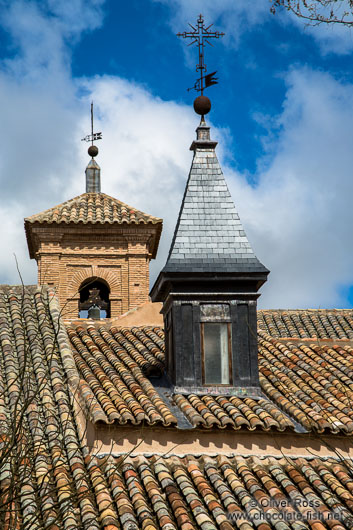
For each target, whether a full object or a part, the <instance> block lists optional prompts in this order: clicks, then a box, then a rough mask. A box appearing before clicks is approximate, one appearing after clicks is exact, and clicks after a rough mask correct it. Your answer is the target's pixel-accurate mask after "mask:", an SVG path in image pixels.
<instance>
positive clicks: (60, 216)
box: [25, 193, 162, 224]
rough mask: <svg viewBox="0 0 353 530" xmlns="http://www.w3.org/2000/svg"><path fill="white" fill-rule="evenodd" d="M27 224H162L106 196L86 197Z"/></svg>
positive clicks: (89, 195) (47, 212) (76, 199)
mask: <svg viewBox="0 0 353 530" xmlns="http://www.w3.org/2000/svg"><path fill="white" fill-rule="evenodd" d="M25 222H26V224H27V223H49V224H50V223H56V224H60V223H66V224H68V223H84V224H86V223H93V224H95V223H101V224H103V223H109V224H113V223H119V224H122V223H127V224H140V223H142V224H147V223H152V224H161V223H162V219H159V218H158V217H153V216H152V215H148V214H146V213H144V212H141V211H139V210H137V209H136V208H133V207H132V206H129V205H127V204H125V203H123V202H121V201H119V200H118V199H114V198H113V197H110V196H109V195H106V194H105V193H82V195H78V196H77V197H74V198H73V199H70V200H68V201H66V202H63V203H62V204H58V205H57V206H54V207H53V208H49V209H48V210H45V211H44V212H41V213H38V214H35V215H32V216H31V217H27V218H26V219H25Z"/></svg>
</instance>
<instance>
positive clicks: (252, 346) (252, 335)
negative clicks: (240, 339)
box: [248, 300, 259, 385]
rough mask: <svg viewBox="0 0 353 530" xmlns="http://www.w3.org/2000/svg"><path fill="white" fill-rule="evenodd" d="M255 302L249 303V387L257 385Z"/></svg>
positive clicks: (257, 362)
mask: <svg viewBox="0 0 353 530" xmlns="http://www.w3.org/2000/svg"><path fill="white" fill-rule="evenodd" d="M256 306H257V304H256V302H255V301H253V300H250V301H249V306H248V307H249V350H250V378H251V385H256V384H259V359H258V350H257V314H256V313H257V310H256Z"/></svg>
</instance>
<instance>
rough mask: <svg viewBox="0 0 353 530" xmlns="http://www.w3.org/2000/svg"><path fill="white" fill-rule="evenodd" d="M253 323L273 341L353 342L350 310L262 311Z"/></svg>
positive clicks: (352, 323) (352, 320) (352, 315)
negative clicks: (289, 339) (282, 339)
mask: <svg viewBox="0 0 353 530" xmlns="http://www.w3.org/2000/svg"><path fill="white" fill-rule="evenodd" d="M257 322H258V329H259V330H261V331H264V332H266V333H268V334H269V335H271V336H272V337H275V338H287V337H291V338H305V339H307V338H311V339H315V338H320V339H333V340H337V339H338V340H342V339H346V340H353V310H352V309H289V310H283V309H278V310H275V309H271V310H264V309H263V310H260V311H258V312H257Z"/></svg>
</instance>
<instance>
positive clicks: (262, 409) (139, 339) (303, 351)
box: [68, 325, 353, 435]
mask: <svg viewBox="0 0 353 530" xmlns="http://www.w3.org/2000/svg"><path fill="white" fill-rule="evenodd" d="M68 334H69V337H70V339H71V342H72V345H73V351H74V357H75V361H76V365H77V368H78V370H79V371H80V375H81V378H82V379H83V380H84V381H85V384H84V388H85V396H86V400H87V404H88V408H89V409H90V411H91V417H92V419H93V421H94V422H98V421H103V422H106V423H111V422H113V421H116V422H117V423H120V424H125V423H133V424H136V423H140V422H142V421H143V422H146V423H147V424H154V423H160V424H161V425H165V426H173V425H176V423H177V422H176V418H175V415H173V413H171V410H172V407H173V406H175V405H176V406H177V408H178V409H179V411H180V412H181V413H182V414H183V415H184V416H185V417H186V418H187V419H188V421H189V422H190V424H191V425H192V426H193V427H199V428H204V429H209V428H220V429H222V428H230V429H241V428H243V429H248V430H254V429H260V430H278V431H284V430H286V429H293V428H294V427H295V425H296V427H297V429H298V425H299V426H300V427H299V429H301V430H302V431H313V432H318V433H325V432H326V433H340V434H349V435H350V434H353V410H352V407H351V403H352V402H353V348H352V347H351V346H349V345H348V344H346V343H342V344H340V345H327V344H322V345H320V344H317V343H316V344H310V343H309V344H308V343H303V344H298V343H296V342H295V343H293V344H291V343H290V342H287V343H286V344H283V343H281V342H278V341H277V340H276V339H274V338H272V337H270V336H269V335H268V334H266V333H264V332H262V331H259V370H260V383H261V387H262V390H263V392H264V395H265V396H266V397H267V399H260V400H253V399H250V398H237V397H234V396H229V397H224V396H219V395H218V396H217V395H216V396H210V395H205V396H196V395H193V394H189V395H187V396H182V395H173V396H171V395H169V396H168V401H167V402H165V401H162V399H161V397H160V396H159V394H158V392H157V389H156V388H155V387H154V386H153V385H152V384H151V382H150V380H149V379H148V378H147V377H146V376H147V375H148V374H150V375H151V374H152V375H153V374H154V375H156V374H158V373H162V371H163V362H164V340H163V331H162V329H161V328H151V327H141V328H138V327H136V328H131V329H127V328H121V329H119V328H116V327H113V328H111V329H109V327H107V326H104V325H99V326H98V329H96V328H95V327H94V326H88V327H87V329H84V328H83V327H82V326H78V327H77V328H76V329H75V328H72V327H70V328H68ZM151 381H153V380H152V379H151ZM167 405H168V406H167Z"/></svg>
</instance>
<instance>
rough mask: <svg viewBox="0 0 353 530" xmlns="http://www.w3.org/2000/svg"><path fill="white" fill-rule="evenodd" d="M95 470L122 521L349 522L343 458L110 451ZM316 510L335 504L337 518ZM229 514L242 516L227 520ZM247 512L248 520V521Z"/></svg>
mask: <svg viewBox="0 0 353 530" xmlns="http://www.w3.org/2000/svg"><path fill="white" fill-rule="evenodd" d="M99 469H100V472H101V474H102V480H103V477H108V478H107V482H106V483H107V487H108V490H107V495H109V496H110V498H111V499H112V500H113V505H112V507H111V510H112V511H114V510H115V512H116V513H118V520H119V523H120V524H121V526H122V528H131V529H136V528H143V529H178V528H179V529H182V530H193V529H202V530H210V529H214V530H215V529H222V530H231V529H232V528H234V527H237V528H239V529H240V530H254V529H255V528H257V529H258V530H274V529H275V530H289V529H291V528H293V529H294V530H305V529H306V528H312V529H314V530H324V529H326V528H333V529H334V530H344V529H350V528H352V524H353V517H352V511H351V507H352V501H353V496H352V491H351V489H352V488H351V481H350V478H349V477H350V474H351V473H350V464H349V463H348V462H347V463H345V462H343V461H341V462H338V461H336V460H334V459H329V460H326V461H322V460H320V459H316V458H315V459H312V460H307V459H304V458H298V459H292V460H291V459H285V458H281V459H276V458H271V457H268V458H263V459H260V458H256V457H249V458H243V457H238V456H237V457H232V458H227V457H223V456H222V457H218V458H215V457H202V458H195V457H193V456H185V457H184V458H178V457H175V456H174V457H150V458H145V457H138V458H130V457H128V458H125V457H122V458H120V459H114V458H112V457H111V456H109V457H106V458H103V459H101V460H100V461H99ZM274 500H275V501H276V503H277V505H274V502H273V501H274ZM308 501H310V502H312V503H314V504H315V509H314V508H312V507H310V506H308ZM280 503H282V507H280ZM315 511H316V512H317V513H319V514H321V516H322V517H325V516H326V517H327V516H328V515H329V514H331V512H332V511H335V512H336V513H339V514H340V520H339V521H334V520H332V519H331V520H327V522H326V524H327V525H328V526H326V525H325V524H324V523H323V522H322V521H321V520H320V519H316V520H315V518H314V519H312V517H313V515H314V512H315ZM281 512H282V513H283V514H286V516H287V517H290V516H292V522H291V523H289V522H288V523H287V522H286V521H285V520H281V519H279V515H280V514H281ZM232 514H233V516H234V514H237V515H238V517H239V516H241V515H243V517H244V518H243V519H238V520H235V521H232V520H231V515H232ZM246 514H249V515H250V516H253V517H254V521H253V522H251V521H248V520H247V519H246V517H245V516H246ZM294 516H296V519H295V520H294V519H293V517H294ZM300 516H301V519H299V518H298V517H300ZM309 517H311V519H309ZM128 524H129V525H131V526H130V527H129V526H128Z"/></svg>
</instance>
